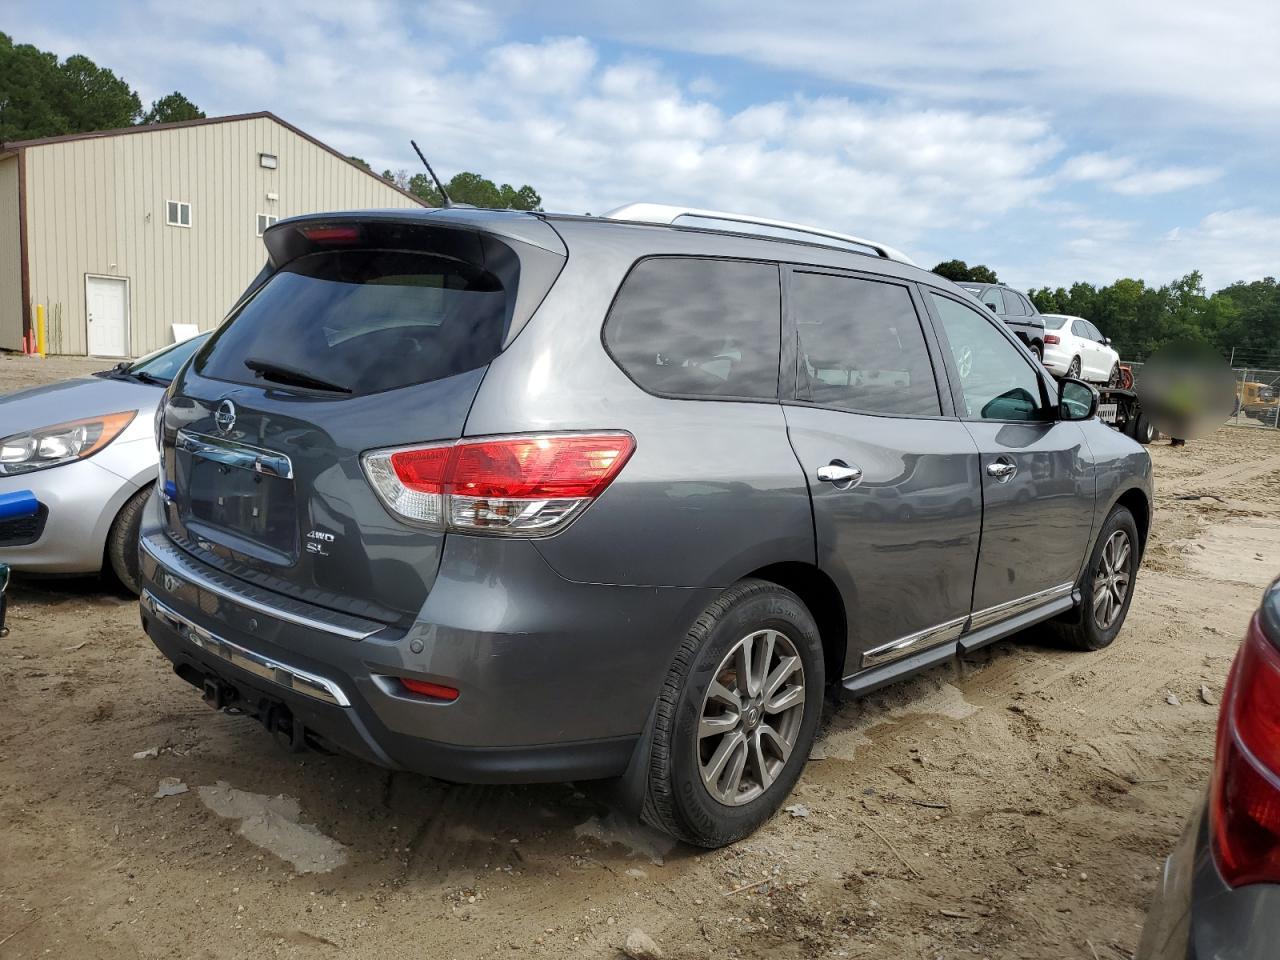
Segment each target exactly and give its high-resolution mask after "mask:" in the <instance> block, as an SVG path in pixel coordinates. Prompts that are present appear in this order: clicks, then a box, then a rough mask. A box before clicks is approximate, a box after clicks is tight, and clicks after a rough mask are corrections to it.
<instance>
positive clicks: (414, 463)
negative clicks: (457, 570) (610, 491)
mask: <svg viewBox="0 0 1280 960" xmlns="http://www.w3.org/2000/svg"><path fill="white" fill-rule="evenodd" d="M635 446H636V442H635V440H634V439H632V437H631V435H630V434H629V433H592V434H581V433H568V434H539V435H536V436H532V435H530V436H514V437H491V438H485V439H479V440H458V441H456V442H452V443H434V444H425V445H423V446H420V447H406V448H400V449H395V450H374V451H372V452H370V453H366V454H365V455H364V456H363V457H362V460H363V462H364V470H365V474H366V475H367V476H368V478H369V482H370V483H371V484H373V488H374V490H376V491H377V493H378V496H379V497H381V498H382V502H383V503H385V504H386V505H387V507H388V508H389V509H390V510H391V511H392V512H393V513H395V514H396V515H397V516H399V517H401V518H402V519H404V520H407V521H409V522H411V523H416V524H420V525H422V526H427V527H432V528H434V529H437V530H445V529H448V530H455V531H458V532H462V533H485V534H498V535H504V536H516V537H540V536H546V535H548V534H551V533H555V532H557V531H559V530H562V529H563V528H564V527H566V526H568V524H569V523H570V522H571V521H572V520H573V518H574V517H576V516H577V515H578V514H579V513H581V512H582V511H583V510H585V509H586V507H587V505H588V504H589V503H591V501H592V500H594V499H595V498H596V497H598V496H600V494H601V493H603V492H604V490H605V488H606V487H608V486H609V484H610V483H611V482H613V478H614V477H616V476H617V475H618V471H620V470H621V469H622V467H623V465H624V464H626V462H627V459H628V458H629V457H630V456H631V454H632V451H634V450H635Z"/></svg>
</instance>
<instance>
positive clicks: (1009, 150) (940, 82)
mask: <svg viewBox="0 0 1280 960" xmlns="http://www.w3.org/2000/svg"><path fill="white" fill-rule="evenodd" d="M4 29H5V30H6V31H7V32H9V33H11V34H12V35H13V36H14V38H15V39H16V40H18V41H19V42H22V41H27V42H32V43H35V44H37V45H39V46H41V47H43V48H45V49H51V50H54V51H56V52H57V53H58V54H60V55H63V56H65V55H68V54H71V53H77V52H81V53H85V54H87V55H89V56H90V57H92V58H94V59H95V60H97V61H98V62H100V63H102V64H105V65H108V66H111V67H112V68H113V69H115V70H116V71H117V73H119V74H121V75H122V76H124V77H125V79H126V80H128V82H129V83H130V84H132V85H133V86H135V87H136V88H137V89H138V90H139V92H140V93H141V94H142V96H143V98H144V100H147V101H149V100H151V99H153V98H155V97H157V96H160V95H162V94H164V93H167V92H168V91H170V90H173V89H179V90H181V91H183V92H184V93H186V94H187V95H188V96H190V97H191V98H192V99H193V100H194V101H196V102H197V103H198V104H199V105H200V106H201V107H202V108H203V109H204V110H205V111H206V112H208V113H209V114H210V115H215V114H226V113H244V112H250V111H254V110H263V109H266V110H271V111H273V112H275V113H277V114H279V115H280V116H282V117H283V118H285V119H286V120H289V121H290V122H292V123H295V124H297V125H298V126H300V127H302V128H303V129H305V130H307V131H308V132H310V133H312V134H314V135H315V136H318V137H319V138H321V139H322V140H324V141H325V142H327V143H329V144H331V145H332V146H334V147H336V148H337V149H339V150H342V151H343V152H347V153H354V154H358V155H360V156H363V157H365V158H366V159H368V160H369V161H370V163H372V164H373V165H374V166H375V167H376V168H377V169H379V170H381V169H384V168H388V167H389V168H392V169H402V168H403V169H409V170H416V159H415V158H414V156H413V154H412V152H411V151H410V148H409V144H408V139H409V137H411V136H413V137H415V138H417V140H418V141H419V143H420V144H422V145H423V146H424V148H425V149H426V151H427V153H428V156H429V157H430V159H431V160H432V162H433V164H434V165H435V166H436V167H437V170H438V171H440V172H441V173H442V174H444V175H446V176H447V175H448V174H451V173H453V172H456V171H458V170H463V169H467V170H476V171H479V172H482V173H484V174H485V175H486V176H490V177H493V178H495V179H498V180H500V181H509V182H511V183H514V184H516V185H517V186H518V185H520V184H522V183H530V184H532V185H534V186H535V187H536V188H537V189H538V190H539V191H540V192H541V193H542V196H543V198H544V203H545V206H546V207H547V209H555V210H565V211H569V212H575V213H581V212H587V211H590V212H595V213H599V212H602V211H605V210H608V209H609V208H611V207H613V206H617V205H620V204H622V203H625V202H629V201H636V200H651V201H663V202H679V203H688V204H691V205H696V206H703V207H713V208H717V209H724V210H734V211H744V212H756V213H761V214H764V215H768V216H773V217H780V218H784V219H788V220H797V221H802V222H808V223H814V224H820V225H824V226H828V227H831V228H834V229H838V230H843V231H845V232H849V233H855V234H860V235H863V236H870V237H874V238H876V239H878V240H881V241H883V242H885V243H889V244H891V245H893V246H896V247H898V248H900V249H904V250H906V251H907V252H908V253H910V254H911V255H912V256H913V257H914V258H915V259H916V260H917V261H918V262H920V263H922V264H924V265H926V266H929V265H932V264H933V263H935V262H937V261H938V260H940V259H947V258H950V257H959V258H960V259H963V260H967V261H969V262H970V263H975V262H983V263H987V264H988V265H990V266H992V267H994V268H995V269H996V270H997V271H998V272H999V274H1000V276H1001V278H1002V279H1005V280H1006V281H1008V282H1011V283H1014V284H1016V285H1018V286H1021V287H1028V286H1039V285H1042V284H1049V285H1054V286H1056V285H1059V284H1065V283H1070V282H1071V281H1073V280H1088V281H1093V282H1100V283H1106V282H1110V281H1111V280H1114V279H1115V278H1117V277H1121V276H1136V277H1141V278H1144V279H1146V280H1147V281H1148V282H1150V283H1154V284H1160V283H1164V282H1167V281H1168V280H1170V279H1172V278H1174V277H1176V276H1179V275H1181V274H1183V273H1185V272H1187V271H1190V270H1192V269H1200V270H1201V271H1203V272H1204V274H1205V278H1206V285H1207V286H1208V287H1209V288H1210V289H1215V288H1217V287H1220V286H1223V285H1225V284H1227V283H1230V282H1232V281H1234V280H1251V279H1256V278H1259V277H1262V276H1267V275H1270V276H1275V275H1277V274H1280V189H1278V188H1277V180H1278V173H1280V123H1277V118H1278V117H1280V53H1278V51H1280V4H1276V3H1274V2H1273V0H1261V2H1260V0H1231V2H1228V3H1220V4H1216V5H1215V4H1205V3H1203V2H1202V0H1197V2H1187V0H1163V2H1159V3H1157V2H1154V0H1149V2H1145V3H1133V2H1129V0H1109V2H1101V0H1079V2H1075V3H1071V4H1065V3H1064V4H1047V3H1046V4H1027V3H1023V4H1007V3H995V2H989V0H958V2H952V3H947V4H943V3H919V2H900V3H897V4H884V3H882V2H876V3H863V2H843V3H841V2H834V3H793V4H777V3H772V2H771V3H764V2H757V0H737V2H728V0H724V2H721V0H715V2H695V0H686V2H682V3H675V2H669V0H649V2H646V3H644V4H627V5H624V4H602V3H595V2H587V0H583V2H578V0H564V2H559V3H554V4H534V3H522V2H518V0H495V2H484V0H431V2H420V3H396V2H391V0H340V2H333V0H305V2H304V0H274V2H263V0H212V2H204V3H183V4H176V3H171V2H159V0H117V2H115V3H112V4H110V5H107V4H98V3H88V2H81V3H73V2H65V0H62V2H59V0H54V2H42V3H29V4H27V3H20V4H18V5H17V7H16V9H15V8H14V7H12V6H8V5H7V9H6V15H5V24H4Z"/></svg>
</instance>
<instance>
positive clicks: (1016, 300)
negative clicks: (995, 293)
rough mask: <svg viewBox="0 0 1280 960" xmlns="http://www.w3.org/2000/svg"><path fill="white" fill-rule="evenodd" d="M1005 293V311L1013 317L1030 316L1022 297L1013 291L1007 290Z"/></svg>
mask: <svg viewBox="0 0 1280 960" xmlns="http://www.w3.org/2000/svg"><path fill="white" fill-rule="evenodd" d="M1003 293H1004V310H1005V313H1007V314H1008V315H1009V316H1011V317H1025V316H1028V315H1029V314H1028V312H1027V307H1026V304H1025V303H1024V302H1023V300H1022V297H1021V296H1019V295H1018V294H1016V293H1014V292H1013V291H1012V290H1005V291H1003Z"/></svg>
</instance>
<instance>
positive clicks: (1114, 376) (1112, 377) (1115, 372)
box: [1107, 363, 1120, 387]
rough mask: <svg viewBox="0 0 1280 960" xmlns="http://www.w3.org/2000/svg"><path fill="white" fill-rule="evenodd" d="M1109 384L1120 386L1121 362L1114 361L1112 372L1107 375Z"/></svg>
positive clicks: (1110, 385) (1109, 385)
mask: <svg viewBox="0 0 1280 960" xmlns="http://www.w3.org/2000/svg"><path fill="white" fill-rule="evenodd" d="M1107 386H1108V387H1118V386H1120V364H1118V363H1113V364H1112V365H1111V373H1109V374H1108V375H1107Z"/></svg>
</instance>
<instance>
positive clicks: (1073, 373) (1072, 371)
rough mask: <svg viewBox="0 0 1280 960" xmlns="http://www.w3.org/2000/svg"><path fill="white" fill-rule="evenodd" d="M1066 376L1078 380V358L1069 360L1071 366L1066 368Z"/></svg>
mask: <svg viewBox="0 0 1280 960" xmlns="http://www.w3.org/2000/svg"><path fill="white" fill-rule="evenodd" d="M1067 376H1068V377H1075V378H1076V379H1077V380H1078V379H1079V378H1080V358H1079V357H1072V358H1071V366H1069V367H1067Z"/></svg>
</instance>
